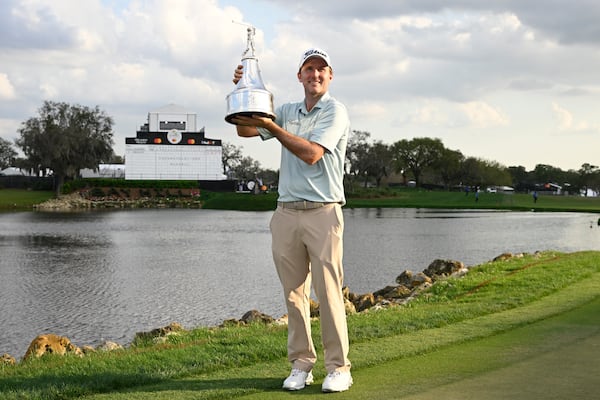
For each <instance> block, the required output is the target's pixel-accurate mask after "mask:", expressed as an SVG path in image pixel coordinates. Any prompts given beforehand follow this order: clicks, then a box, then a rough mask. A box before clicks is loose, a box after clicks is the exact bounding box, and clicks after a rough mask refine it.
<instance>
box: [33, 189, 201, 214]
mask: <svg viewBox="0 0 600 400" xmlns="http://www.w3.org/2000/svg"><path fill="white" fill-rule="evenodd" d="M182 190H184V191H185V192H186V193H181V191H182ZM178 192H179V193H177V194H172V195H169V194H170V193H169V192H168V191H167V194H166V195H163V196H145V195H143V190H142V189H129V190H128V192H127V196H125V195H124V194H123V193H119V192H116V191H114V192H109V193H108V194H107V195H100V196H98V195H96V193H94V192H93V191H90V190H83V191H79V192H73V193H70V194H65V195H62V196H59V197H58V198H55V199H50V200H47V201H45V202H43V203H40V204H37V205H35V206H34V207H33V208H34V210H36V211H55V212H69V211H80V210H92V209H117V208H202V202H201V201H200V196H199V192H198V191H197V190H196V191H193V190H189V189H178Z"/></svg>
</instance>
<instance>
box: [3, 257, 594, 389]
mask: <svg viewBox="0 0 600 400" xmlns="http://www.w3.org/2000/svg"><path fill="white" fill-rule="evenodd" d="M599 261H600V252H578V253H572V254H562V253H553V252H545V253H542V254H539V255H529V256H526V257H524V258H522V259H516V260H512V261H508V262H497V263H487V264H484V265H482V266H478V267H474V268H472V269H471V271H470V272H469V274H467V275H466V276H465V277H463V278H452V279H448V280H444V281H439V282H438V283H436V284H435V285H434V286H433V287H432V288H431V289H430V290H429V291H427V292H426V293H424V294H422V295H421V296H420V297H419V298H417V299H416V300H414V301H413V302H411V303H409V305H407V306H402V307H393V308H389V309H384V310H380V311H371V312H368V313H361V314H357V315H351V316H349V318H348V326H349V333H350V338H351V354H350V358H351V360H352V362H353V373H354V374H355V375H356V376H357V377H360V376H361V375H362V374H365V376H369V379H368V381H362V385H363V386H364V387H365V389H367V390H368V389H369V387H371V389H372V390H373V389H375V388H379V387H381V386H380V385H381V383H382V381H385V379H388V378H386V376H389V374H381V376H379V375H370V373H369V371H370V370H371V369H372V368H375V369H377V368H379V367H382V368H383V366H385V365H388V364H394V365H401V364H402V363H403V362H414V361H415V357H422V356H425V355H428V354H434V353H436V352H438V351H442V350H443V349H445V348H448V346H453V345H457V344H461V345H464V344H472V343H474V341H477V340H482V339H485V338H493V337H496V336H498V335H501V334H503V333H506V332H510V331H512V330H517V329H522V328H524V327H527V326H529V325H532V324H534V323H535V322H536V321H543V320H546V319H548V318H551V317H553V316H556V315H560V314H561V313H565V312H568V311H569V310H573V309H576V308H577V307H581V306H582V305H584V304H587V303H589V302H590V301H593V300H594V299H598V298H599V294H600V262H599ZM313 328H314V329H313V335H314V338H315V344H317V347H318V351H319V354H320V357H321V358H322V349H321V347H320V345H319V344H318V343H320V340H319V337H320V333H319V332H320V331H319V325H318V323H315V324H314V325H313ZM285 348H286V328H285V327H278V326H263V325H260V324H254V325H250V326H247V327H230V328H198V329H194V330H191V331H189V332H187V333H186V334H184V335H182V336H176V337H171V338H170V339H169V341H168V343H166V344H163V345H151V344H149V343H135V345H134V346H131V347H129V348H128V349H126V350H123V351H117V352H113V353H103V354H94V355H90V356H86V357H84V358H77V357H63V358H60V357H44V358H42V359H39V360H32V361H30V362H23V363H21V364H19V365H17V366H14V367H6V366H5V367H0V398H3V399H70V398H79V397H82V396H90V398H95V399H96V398H97V399H145V398H153V399H154V398H155V399H188V398H198V399H229V398H235V397H239V396H242V395H252V394H254V395H255V396H256V398H280V397H281V396H282V395H289V394H287V393H282V392H281V390H280V389H279V388H280V385H281V379H282V377H284V376H285V375H286V374H287V373H288V368H289V365H288V363H287V361H286V356H285ZM453 361H454V363H455V364H456V365H455V366H454V367H453V368H456V371H457V372H456V374H459V372H460V370H462V369H465V370H468V369H469V368H474V367H475V365H471V364H472V361H469V360H468V359H465V360H461V359H456V360H453ZM432 362H433V361H432ZM426 364H427V363H426ZM436 365H437V364H436ZM429 367H430V368H432V369H435V368H434V367H435V365H430V366H429ZM429 367H427V365H426V366H425V368H429ZM425 371H427V369H426V370H425ZM425 371H423V374H426V372H425ZM314 372H315V375H316V376H318V377H322V376H324V370H323V366H322V362H320V363H318V364H317V366H316V368H315V371H314ZM451 375H452V374H451ZM451 375H445V376H444V377H442V378H440V379H441V380H440V382H438V383H439V384H442V383H444V382H447V381H449V380H451V378H452V376H451ZM415 379H416V378H415ZM357 382H360V381H359V380H357ZM355 386H357V388H356V390H355V388H354V387H353V388H352V389H351V391H349V392H348V396H358V397H361V398H365V396H364V392H361V389H360V386H359V385H358V384H357V385H355ZM407 390H408V389H407ZM318 391H319V385H314V387H311V388H309V389H308V390H307V391H303V394H304V395H310V394H311V393H314V394H316V393H317V392H318ZM352 393H355V394H352ZM361 393H362V395H361ZM367 393H368V392H367ZM407 393H408V392H407ZM344 398H346V397H344ZM386 398H389V397H386Z"/></svg>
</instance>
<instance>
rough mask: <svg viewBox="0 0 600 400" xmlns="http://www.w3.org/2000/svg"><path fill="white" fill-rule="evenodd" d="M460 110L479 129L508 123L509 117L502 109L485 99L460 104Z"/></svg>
mask: <svg viewBox="0 0 600 400" xmlns="http://www.w3.org/2000/svg"><path fill="white" fill-rule="evenodd" d="M458 108H459V109H460V110H462V112H463V113H464V114H465V115H466V116H467V118H468V120H469V121H470V122H471V124H472V125H473V126H474V127H475V128H478V129H481V128H491V127H496V126H499V125H508V123H509V122H510V121H509V118H508V116H506V115H505V114H504V113H503V112H502V111H501V110H499V109H497V108H494V107H492V106H490V105H489V104H487V103H485V102H483V101H471V102H468V103H464V104H460V105H459V106H458Z"/></svg>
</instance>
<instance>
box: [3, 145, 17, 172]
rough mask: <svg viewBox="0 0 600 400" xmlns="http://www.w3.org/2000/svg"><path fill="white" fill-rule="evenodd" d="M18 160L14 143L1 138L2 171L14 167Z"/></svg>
mask: <svg viewBox="0 0 600 400" xmlns="http://www.w3.org/2000/svg"><path fill="white" fill-rule="evenodd" d="M16 158H17V151H16V150H15V149H14V148H13V146H12V143H11V142H9V141H8V140H6V139H3V138H0V169H4V168H8V167H11V166H14V163H15V159H16Z"/></svg>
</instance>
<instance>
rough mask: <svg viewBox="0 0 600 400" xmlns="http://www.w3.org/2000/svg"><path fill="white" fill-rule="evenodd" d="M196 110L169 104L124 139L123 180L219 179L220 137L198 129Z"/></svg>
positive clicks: (151, 113) (223, 176)
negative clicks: (131, 135)
mask: <svg viewBox="0 0 600 400" xmlns="http://www.w3.org/2000/svg"><path fill="white" fill-rule="evenodd" d="M196 124H197V118H196V113H194V112H191V111H188V110H186V109H185V108H183V107H181V106H178V105H175V104H169V105H167V106H164V107H162V108H159V109H158V110H155V111H150V112H149V113H148V122H147V123H145V124H144V125H142V126H141V127H140V130H139V131H137V134H136V137H128V138H125V179H152V180H199V181H221V180H225V179H226V176H225V175H223V162H222V144H221V140H218V139H209V138H206V137H205V136H204V128H202V129H197V125H196Z"/></svg>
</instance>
